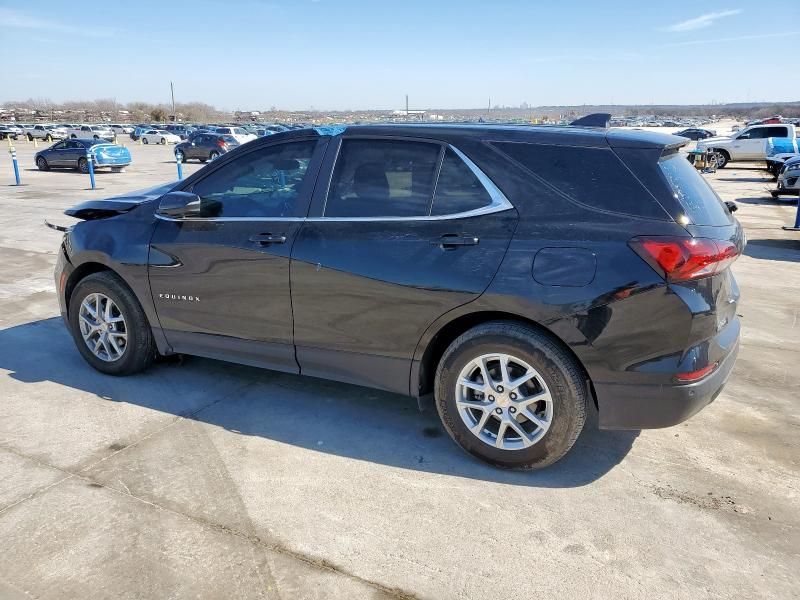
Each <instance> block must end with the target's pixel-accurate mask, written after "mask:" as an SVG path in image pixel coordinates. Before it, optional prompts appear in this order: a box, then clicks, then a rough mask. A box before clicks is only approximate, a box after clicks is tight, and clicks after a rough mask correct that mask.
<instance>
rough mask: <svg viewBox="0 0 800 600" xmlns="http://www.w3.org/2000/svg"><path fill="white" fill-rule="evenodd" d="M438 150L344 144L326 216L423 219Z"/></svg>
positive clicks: (405, 144)
mask: <svg viewBox="0 0 800 600" xmlns="http://www.w3.org/2000/svg"><path fill="white" fill-rule="evenodd" d="M439 151H440V146H439V145H438V144H429V143H425V142H406V141H397V140H344V141H343V142H342V147H341V149H340V151H339V158H338V159H337V161H336V168H335V169H334V172H333V178H332V179H331V186H330V189H329V191H328V199H327V202H326V204H325V216H326V217H412V216H427V215H428V214H429V211H430V206H431V195H432V194H433V179H434V174H435V172H436V166H437V164H438V162H439Z"/></svg>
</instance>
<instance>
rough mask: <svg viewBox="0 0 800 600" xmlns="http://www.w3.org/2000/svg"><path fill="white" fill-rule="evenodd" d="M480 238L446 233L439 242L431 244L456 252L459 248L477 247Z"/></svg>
mask: <svg viewBox="0 0 800 600" xmlns="http://www.w3.org/2000/svg"><path fill="white" fill-rule="evenodd" d="M479 241H480V240H479V239H478V236H475V235H462V234H458V233H446V234H445V235H443V236H442V237H440V238H439V239H438V240H434V241H432V242H431V244H433V245H434V246H439V247H440V248H441V249H442V250H455V249H456V248H457V247H459V246H477V245H478V242H479Z"/></svg>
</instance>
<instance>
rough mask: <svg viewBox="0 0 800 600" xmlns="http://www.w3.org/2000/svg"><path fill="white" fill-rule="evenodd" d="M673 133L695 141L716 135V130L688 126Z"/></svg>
mask: <svg viewBox="0 0 800 600" xmlns="http://www.w3.org/2000/svg"><path fill="white" fill-rule="evenodd" d="M674 135H679V136H680V137H685V138H688V139H690V140H694V141H695V142H696V141H697V140H704V139H706V138H710V137H714V136H716V135H717V132H716V131H711V130H710V129H699V128H697V127H690V128H689V129H684V130H682V131H678V132H676V133H675V134H674Z"/></svg>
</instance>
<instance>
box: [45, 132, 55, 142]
mask: <svg viewBox="0 0 800 600" xmlns="http://www.w3.org/2000/svg"><path fill="white" fill-rule="evenodd" d="M44 139H45V140H46V141H48V142H52V141H53V136H52V135H50V134H49V133H48V134H47V137H45V138H44Z"/></svg>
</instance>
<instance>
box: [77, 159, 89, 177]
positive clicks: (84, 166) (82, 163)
mask: <svg viewBox="0 0 800 600" xmlns="http://www.w3.org/2000/svg"><path fill="white" fill-rule="evenodd" d="M78 171H80V172H81V173H88V172H89V161H88V160H86V159H85V158H83V157H81V158H79V159H78Z"/></svg>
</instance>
